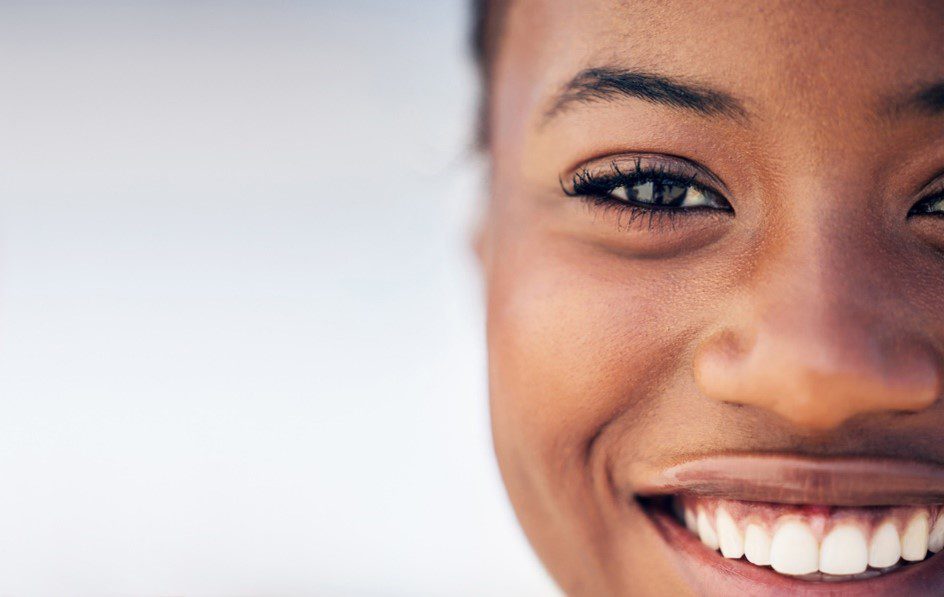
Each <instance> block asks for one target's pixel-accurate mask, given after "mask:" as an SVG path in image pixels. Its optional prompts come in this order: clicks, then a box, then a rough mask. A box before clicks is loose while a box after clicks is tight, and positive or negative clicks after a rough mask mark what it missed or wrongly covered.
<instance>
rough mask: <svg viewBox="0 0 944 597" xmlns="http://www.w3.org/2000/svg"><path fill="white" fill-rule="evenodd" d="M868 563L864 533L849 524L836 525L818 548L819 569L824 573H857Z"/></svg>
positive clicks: (863, 569)
mask: <svg viewBox="0 0 944 597" xmlns="http://www.w3.org/2000/svg"><path fill="white" fill-rule="evenodd" d="M868 565H869V549H868V547H867V546H866V545H865V535H863V534H862V531H861V530H859V528H858V527H855V526H852V525H850V524H845V525H842V526H837V527H836V528H834V529H833V530H831V531H830V532H829V534H828V535H826V537H824V538H823V544H822V545H820V548H819V571H820V572H825V573H826V574H859V573H860V572H865V569H866V568H867V567H868Z"/></svg>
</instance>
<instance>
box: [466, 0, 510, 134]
mask: <svg viewBox="0 0 944 597" xmlns="http://www.w3.org/2000/svg"><path fill="white" fill-rule="evenodd" d="M509 4H511V0H472V55H473V57H474V58H475V64H476V66H477V67H478V72H479V81H480V90H481V91H480V98H479V122H478V145H479V147H480V148H481V149H485V150H487V149H488V146H489V134H488V129H489V108H488V106H489V97H490V94H491V79H492V69H493V67H494V65H495V60H496V57H497V55H498V47H499V39H500V37H501V29H502V23H503V22H504V16H505V12H506V11H507V10H508V5H509Z"/></svg>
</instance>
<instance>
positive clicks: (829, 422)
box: [478, 0, 944, 595]
mask: <svg viewBox="0 0 944 597" xmlns="http://www.w3.org/2000/svg"><path fill="white" fill-rule="evenodd" d="M941 31H944V4H941V3H940V2H935V1H925V2H922V1H917V0H916V1H904V0H902V1H894V2H893V1H885V2H882V1H871V0H863V1H857V2H838V1H825V0H824V1H815V0H804V1H782V2H780V1H775V0H770V1H741V0H725V1H723V2H721V1H718V2H705V1H704V0H672V1H666V0H658V1H651V2H650V1H645V0H633V1H619V0H580V1H574V0H517V1H516V2H514V3H513V4H512V5H511V7H510V8H509V9H508V12H507V14H506V15H505V22H504V26H503V29H502V38H501V45H500V51H499V52H498V53H497V56H496V61H495V63H494V65H493V69H492V74H491V77H492V78H491V97H490V105H489V114H490V122H489V124H488V126H489V131H488V138H489V140H490V141H489V151H490V155H491V160H492V174H491V176H492V178H491V199H490V203H489V207H488V212H487V214H486V217H485V221H484V224H483V228H482V232H481V238H480V240H479V243H478V245H479V253H480V256H481V260H482V265H483V270H484V273H485V279H486V285H487V310H488V348H489V374H490V391H491V413H492V426H493V432H494V442H495V449H496V453H497V456H498V461H499V465H500V467H501V471H502V475H503V477H504V480H505V484H506V487H507V489H508V493H509V496H510V498H511V501H512V503H513V505H514V508H515V510H516V513H517V515H518V517H519V520H520V521H521V524H522V526H523V528H524V530H525V532H526V534H527V535H528V538H529V540H530V541H531V543H532V545H533V546H534V548H535V550H536V551H537V553H538V555H539V556H540V558H541V559H542V561H543V562H544V564H545V566H546V567H547V569H548V570H549V571H550V573H551V574H552V575H553V576H554V578H555V579H556V580H557V582H558V583H559V584H560V586H561V587H562V588H563V590H564V591H566V592H567V593H568V594H571V595H667V594H674V595H685V594H715V593H717V594H722V593H723V591H722V589H721V585H720V584H718V585H713V584H710V583H708V581H704V580H703V579H702V580H699V579H700V578H702V577H697V575H695V573H694V572H692V571H691V570H689V568H687V567H686V564H684V563H680V562H679V558H678V557H676V554H675V549H674V548H673V546H672V545H670V542H669V541H667V540H666V538H665V537H664V536H663V534H662V533H661V532H660V530H659V526H658V525H657V524H654V522H653V520H652V518H651V517H650V515H649V514H648V513H647V511H646V509H645V507H644V506H643V505H641V504H640V502H639V501H638V500H637V499H636V498H638V497H639V496H640V495H643V493H644V491H643V488H644V486H646V483H647V482H648V479H649V478H650V477H651V474H652V473H653V471H662V470H665V469H666V468H668V467H672V466H673V465H677V464H680V463H685V462H688V461H690V460H692V459H698V458H704V457H711V456H717V455H732V454H733V455H758V454H774V455H781V456H785V457H790V458H793V457H796V458H804V459H809V460H810V461H811V462H819V461H821V460H822V461H826V460H828V461H829V462H832V460H829V459H840V458H872V459H882V460H883V461H884V460H887V459H894V460H901V461H903V462H908V463H926V464H932V465H933V464H942V463H944V435H942V434H944V432H942V429H944V406H942V403H941V401H940V397H941V396H940V394H941V391H942V387H941V381H942V379H941V378H942V362H944V361H942V355H944V202H942V203H941V204H940V205H939V204H938V202H937V199H938V198H939V197H944V86H942V84H944V35H942V34H941ZM653 204H657V205H655V207H653ZM836 470H837V472H836V473H835V474H836V475H839V474H840V472H839V471H838V469H836ZM825 471H826V472H825V473H823V474H824V475H825V478H826V479H827V483H828V479H829V475H831V474H834V473H833V472H832V471H833V469H830V468H828V467H827V469H825ZM861 477H863V478H858V477H857V479H858V481H857V483H859V485H863V486H864V485H866V484H867V482H868V481H867V479H865V478H864V477H867V475H862V476H861ZM850 478H851V477H850ZM857 495H858V496H859V497H855V496H850V497H848V499H849V500H854V499H861V501H863V502H865V503H863V504H861V505H869V504H871V502H868V500H866V499H865V498H863V497H861V492H860V494H857ZM725 497H728V498H731V499H741V498H743V496H740V495H737V494H736V492H735V495H728V496H725ZM769 501H776V500H769ZM795 501H797V502H801V501H802V500H800V499H797V500H795ZM888 501H889V503H894V502H893V501H892V500H888ZM930 501H933V500H930ZM941 501H944V500H938V501H937V502H935V503H940V502H941ZM906 502H907V500H904V499H903V500H902V503H906ZM850 503H851V502H850ZM709 555H712V556H714V555H716V554H709ZM717 559H718V560H719V562H722V563H723V562H724V561H725V560H723V559H722V558H721V556H720V555H718V556H717ZM932 561H933V560H929V561H927V562H922V563H920V564H917V565H915V566H914V568H915V569H917V568H918V567H920V566H930V565H931V564H932ZM720 565H721V564H720V563H719V566H720ZM896 575H902V574H901V573H899V572H892V573H890V574H888V575H887V576H886V577H884V578H886V579H892V578H893V577H895V576H896ZM940 576H941V575H940V574H938V575H937V577H935V578H939V577H940ZM706 578H709V579H714V578H715V577H713V576H710V577H706ZM710 582H715V581H714V580H710ZM718 582H719V583H720V582H721V581H718ZM791 582H795V583H799V582H803V581H793V580H791ZM863 582H864V583H865V584H868V582H871V581H863ZM706 583H708V584H706ZM813 584H816V583H807V585H813ZM807 585H804V586H807ZM837 586H838V585H837ZM791 587H792V589H790V591H788V592H796V591H797V590H798V589H797V588H796V586H795V585H791ZM749 588H750V587H749ZM785 590H786V589H785Z"/></svg>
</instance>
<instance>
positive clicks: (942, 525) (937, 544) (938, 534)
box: [928, 510, 944, 553]
mask: <svg viewBox="0 0 944 597" xmlns="http://www.w3.org/2000/svg"><path fill="white" fill-rule="evenodd" d="M928 549H929V550H931V551H933V552H934V553H937V552H939V551H941V550H942V549H944V510H941V512H940V513H939V514H938V515H937V520H935V521H934V526H932V527H931V535H930V536H929V537H928Z"/></svg>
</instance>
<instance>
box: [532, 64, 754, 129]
mask: <svg viewBox="0 0 944 597" xmlns="http://www.w3.org/2000/svg"><path fill="white" fill-rule="evenodd" d="M625 98H635V99H640V100H643V101H646V102H650V103H653V104H660V105H663V106H667V107H670V108H675V109H680V110H687V111H690V112H694V113H696V114H699V115H701V116H706V117H713V116H723V117H727V118H732V119H735V120H744V119H745V118H747V116H748V112H747V109H746V108H745V107H744V104H743V103H742V102H741V101H740V100H738V99H737V98H735V97H734V96H732V95H730V94H728V93H725V92H723V91H719V90H717V89H712V88H710V87H706V86H704V85H699V84H694V83H689V82H683V81H680V80H678V79H675V78H671V77H667V76H663V75H658V74H655V73H650V72H644V71H636V70H626V69H616V68H589V69H586V70H583V71H581V72H580V73H578V74H577V75H576V76H575V77H574V78H573V79H571V80H570V81H569V82H568V83H567V84H566V85H564V87H563V89H562V90H561V91H560V92H559V93H558V94H557V96H556V97H555V98H554V101H553V104H551V107H550V109H549V110H548V111H547V112H546V114H545V122H546V121H547V120H550V119H551V118H553V117H554V116H556V115H557V114H559V113H561V112H563V111H564V110H566V109H567V108H568V107H570V106H571V105H573V104H586V103H591V102H596V101H613V100H619V99H625Z"/></svg>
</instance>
